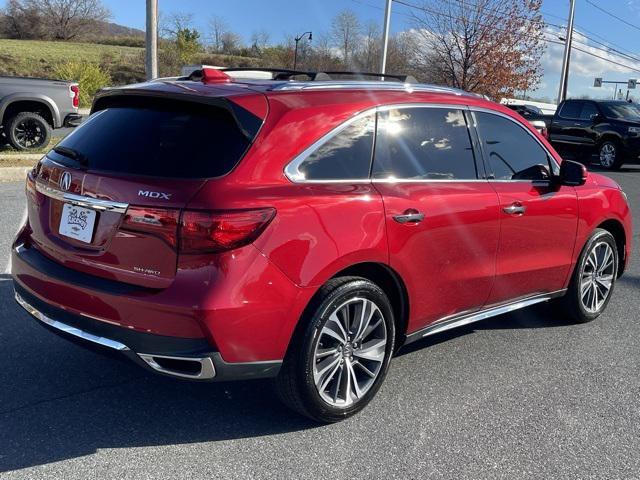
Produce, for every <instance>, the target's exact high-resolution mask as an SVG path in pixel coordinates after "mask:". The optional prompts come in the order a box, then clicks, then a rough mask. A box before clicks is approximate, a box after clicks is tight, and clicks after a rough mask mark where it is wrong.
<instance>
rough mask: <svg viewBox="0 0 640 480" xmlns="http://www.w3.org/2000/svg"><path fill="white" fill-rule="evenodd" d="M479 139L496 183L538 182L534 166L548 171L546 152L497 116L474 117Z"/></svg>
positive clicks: (522, 132)
mask: <svg viewBox="0 0 640 480" xmlns="http://www.w3.org/2000/svg"><path fill="white" fill-rule="evenodd" d="M475 116H476V119H477V122H478V125H477V128H478V135H480V140H481V142H482V146H483V149H484V151H485V154H486V155H487V157H488V160H489V170H490V173H493V177H494V178H495V179H497V180H539V179H540V178H541V176H540V174H539V169H537V165H544V166H546V167H547V168H549V160H548V158H547V152H546V151H545V150H544V149H543V148H542V147H541V146H540V144H539V143H538V142H537V141H536V140H535V139H534V138H533V137H532V136H531V135H530V134H529V133H528V132H527V131H525V130H524V127H521V126H519V125H518V124H516V123H515V122H513V121H511V120H508V119H506V118H503V117H500V116H498V115H493V114H490V113H482V112H476V113H475Z"/></svg>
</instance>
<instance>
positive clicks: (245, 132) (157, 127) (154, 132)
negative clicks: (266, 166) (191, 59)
mask: <svg viewBox="0 0 640 480" xmlns="http://www.w3.org/2000/svg"><path fill="white" fill-rule="evenodd" d="M111 100H112V101H111V102H110V103H108V104H106V105H105V108H103V109H101V110H99V111H97V112H95V113H94V114H93V116H92V117H91V119H90V121H88V122H87V123H85V124H84V125H82V126H81V127H79V128H78V130H77V131H75V132H74V133H73V134H72V135H70V136H68V137H67V138H66V139H64V140H63V141H62V142H60V144H59V145H58V146H59V147H66V148H67V149H71V150H73V151H75V152H77V153H78V154H79V156H80V158H82V159H83V161H84V165H82V164H80V165H79V164H78V162H77V161H75V160H73V159H71V158H69V157H68V156H66V155H63V154H61V153H58V152H56V151H55V150H53V151H51V152H50V153H49V154H48V155H49V157H50V158H51V159H52V160H54V161H56V162H57V163H60V164H62V165H65V166H68V167H76V168H77V167H80V168H86V169H88V170H90V171H97V172H109V173H116V174H121V175H135V176H152V177H160V178H213V177H220V176H223V175H226V174H227V173H229V172H230V171H231V170H232V169H233V168H234V167H235V166H236V165H237V164H238V162H239V161H240V159H241V158H242V156H243V155H244V153H245V152H246V150H247V149H248V147H249V146H250V144H251V142H252V141H253V139H254V138H255V135H256V134H257V131H258V129H259V127H260V125H261V124H262V120H261V119H260V118H258V117H256V116H255V115H253V114H252V113H250V112H248V111H247V110H245V109H243V108H242V107H239V106H237V105H235V106H234V107H233V108H231V109H227V108H223V107H220V106H212V105H206V104H202V103H197V102H185V101H174V100H164V99H157V98H126V99H111ZM232 112H233V114H232Z"/></svg>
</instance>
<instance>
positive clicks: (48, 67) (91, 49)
mask: <svg viewBox="0 0 640 480" xmlns="http://www.w3.org/2000/svg"><path fill="white" fill-rule="evenodd" d="M69 61H83V62H90V63H96V64H99V65H101V66H103V67H105V68H106V69H107V70H109V72H110V73H111V77H112V79H113V81H114V83H118V84H120V83H130V82H133V81H136V80H139V79H142V78H144V49H142V48H136V47H122V46H116V45H99V44H95V43H74V42H51V41H40V40H6V39H0V74H1V75H19V76H29V77H51V76H53V71H54V69H55V68H56V66H57V65H59V64H62V63H65V62H69Z"/></svg>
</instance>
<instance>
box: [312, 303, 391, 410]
mask: <svg viewBox="0 0 640 480" xmlns="http://www.w3.org/2000/svg"><path fill="white" fill-rule="evenodd" d="M386 355H387V327H386V319H385V318H384V315H382V312H381V311H380V308H378V306H377V305H376V304H375V303H374V302H373V301H371V300H369V299H365V298H352V299H350V300H348V301H346V302H344V303H343V304H341V305H340V306H338V307H337V308H336V309H335V310H334V311H333V312H332V313H331V315H330V316H329V318H328V320H327V321H326V323H325V324H324V325H323V326H322V329H321V331H320V334H319V335H318V338H317V342H316V344H315V347H314V357H313V358H314V365H313V379H314V383H315V386H316V389H317V391H318V394H319V395H320V397H321V398H322V399H323V400H324V401H325V402H327V403H328V404H330V405H332V406H337V407H349V406H351V405H353V404H354V403H355V402H357V401H358V400H359V399H361V398H362V397H363V396H364V395H365V394H366V393H367V392H368V391H369V389H370V388H371V387H372V386H373V384H374V383H375V381H376V379H377V378H378V375H379V374H380V371H381V369H382V367H383V365H384V361H385V357H386Z"/></svg>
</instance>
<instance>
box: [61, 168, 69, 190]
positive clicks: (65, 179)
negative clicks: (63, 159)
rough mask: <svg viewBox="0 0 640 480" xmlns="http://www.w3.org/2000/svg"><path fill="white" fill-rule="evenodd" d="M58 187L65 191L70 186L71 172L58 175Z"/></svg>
mask: <svg viewBox="0 0 640 480" xmlns="http://www.w3.org/2000/svg"><path fill="white" fill-rule="evenodd" d="M59 185H60V188H61V189H62V190H64V191H65V192H66V191H67V190H69V188H71V174H70V173H69V172H64V173H63V174H62V175H60V182H59Z"/></svg>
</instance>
